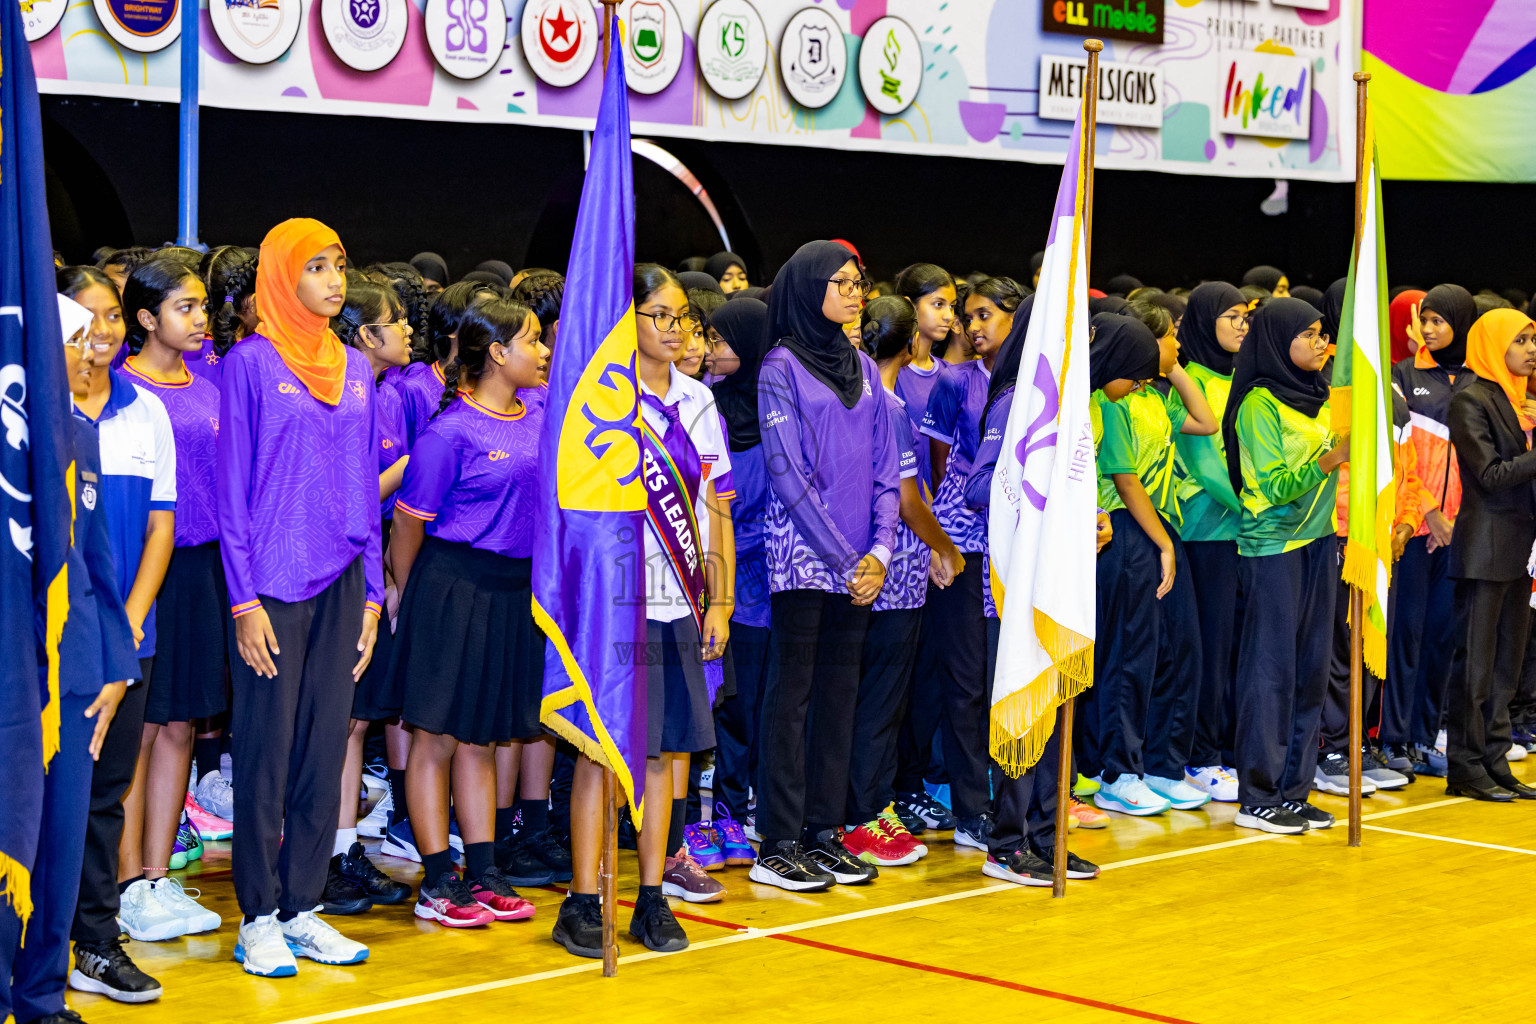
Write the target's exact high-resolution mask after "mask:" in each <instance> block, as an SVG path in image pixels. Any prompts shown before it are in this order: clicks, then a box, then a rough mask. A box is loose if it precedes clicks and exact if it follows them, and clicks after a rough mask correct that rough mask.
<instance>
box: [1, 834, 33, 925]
mask: <svg viewBox="0 0 1536 1024" xmlns="http://www.w3.org/2000/svg"><path fill="white" fill-rule="evenodd" d="M0 896H4V897H5V901H6V902H7V903H9V904H10V905H11V910H13V911H14V912H15V913H16V916H17V917H18V918H20V919H21V930H22V934H23V935H25V934H26V930H27V918H29V917H31V916H32V872H30V871H28V870H27V869H26V868H24V867H22V866H21V862H20V861H18V860H16V859H15V858H13V857H7V856H6V855H5V854H3V853H0Z"/></svg>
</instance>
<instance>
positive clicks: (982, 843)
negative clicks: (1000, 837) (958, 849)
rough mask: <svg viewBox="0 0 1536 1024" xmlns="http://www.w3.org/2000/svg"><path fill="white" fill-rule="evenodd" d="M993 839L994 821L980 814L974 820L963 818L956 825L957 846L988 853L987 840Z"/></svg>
mask: <svg viewBox="0 0 1536 1024" xmlns="http://www.w3.org/2000/svg"><path fill="white" fill-rule="evenodd" d="M991 838H992V819H991V817H989V816H988V815H985V814H978V815H977V816H976V817H974V818H961V819H960V820H959V821H958V822H956V823H955V845H956V846H969V847H970V848H971V849H973V850H980V851H981V852H982V853H986V852H987V849H988V847H987V840H989V839H991Z"/></svg>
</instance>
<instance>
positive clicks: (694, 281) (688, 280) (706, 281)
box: [677, 270, 725, 297]
mask: <svg viewBox="0 0 1536 1024" xmlns="http://www.w3.org/2000/svg"><path fill="white" fill-rule="evenodd" d="M677 279H678V280H679V281H681V282H682V284H683V289H684V290H685V291H690V292H691V291H694V290H695V289H698V290H701V291H706V292H714V293H715V294H717V295H720V296H722V297H723V296H724V295H725V292H724V290H722V289H721V287H720V282H719V281H717V280H715V278H713V277H712V276H710V275H709V274H706V273H705V272H704V271H702V270H683V271H680V272H679V273H678V275H677Z"/></svg>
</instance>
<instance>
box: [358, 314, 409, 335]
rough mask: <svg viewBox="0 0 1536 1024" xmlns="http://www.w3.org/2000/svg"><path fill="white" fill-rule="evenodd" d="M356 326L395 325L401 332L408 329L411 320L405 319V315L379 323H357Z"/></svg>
mask: <svg viewBox="0 0 1536 1024" xmlns="http://www.w3.org/2000/svg"><path fill="white" fill-rule="evenodd" d="M358 326H360V327H396V328H399V329H400V331H401V332H402V333H403V332H405V331H409V330H410V329H411V322H410V321H409V320H407V319H406V318H405V317H401V318H400V319H399V320H384V321H382V322H380V323H376V324H359V325H358Z"/></svg>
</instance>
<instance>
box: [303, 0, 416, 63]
mask: <svg viewBox="0 0 1536 1024" xmlns="http://www.w3.org/2000/svg"><path fill="white" fill-rule="evenodd" d="M407 2H408V0H320V28H321V31H322V33H323V34H324V36H325V41H326V43H327V44H328V45H329V46H330V48H331V52H332V53H334V54H335V55H336V59H337V60H339V61H341V62H342V63H343V64H345V65H346V66H347V67H349V68H351V69H353V70H354V71H377V70H379V69H380V68H382V67H385V66H386V65H388V64H389V62H390V61H392V60H394V59H395V57H396V56H398V55H399V53H400V48H401V47H402V46H404V45H405V33H406V28H407V26H408V25H409V12H408V11H407V9H406V4H407Z"/></svg>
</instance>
